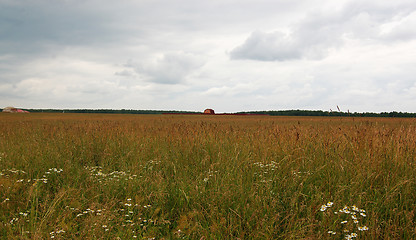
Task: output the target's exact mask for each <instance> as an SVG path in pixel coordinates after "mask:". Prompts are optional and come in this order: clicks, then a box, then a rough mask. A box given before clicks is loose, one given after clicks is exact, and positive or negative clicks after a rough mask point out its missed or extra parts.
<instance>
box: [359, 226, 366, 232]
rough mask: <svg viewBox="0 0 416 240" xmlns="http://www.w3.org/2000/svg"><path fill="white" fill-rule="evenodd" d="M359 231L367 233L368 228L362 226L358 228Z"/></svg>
mask: <svg viewBox="0 0 416 240" xmlns="http://www.w3.org/2000/svg"><path fill="white" fill-rule="evenodd" d="M358 230H359V231H367V230H368V227H367V226H362V227H358Z"/></svg>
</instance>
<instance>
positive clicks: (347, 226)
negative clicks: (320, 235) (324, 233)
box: [320, 202, 368, 240]
mask: <svg viewBox="0 0 416 240" xmlns="http://www.w3.org/2000/svg"><path fill="white" fill-rule="evenodd" d="M333 204H334V203H333V202H328V203H326V204H323V205H321V207H320V211H321V212H325V211H327V210H328V209H329V208H331V207H332V206H333ZM333 214H334V215H336V216H338V217H337V219H336V220H340V219H341V221H340V224H341V226H342V229H343V230H342V231H340V232H341V233H343V234H345V239H349V240H351V239H353V238H356V237H358V234H357V233H355V232H353V230H354V229H355V228H356V229H357V230H358V231H360V232H363V231H368V227H367V226H363V225H360V218H365V217H367V215H366V211H365V210H364V209H360V208H358V207H357V206H355V205H353V206H351V207H349V206H344V207H343V208H342V209H339V210H338V211H334V212H333ZM350 232H351V233H350ZM328 234H330V235H336V234H337V232H336V231H332V230H330V231H328Z"/></svg>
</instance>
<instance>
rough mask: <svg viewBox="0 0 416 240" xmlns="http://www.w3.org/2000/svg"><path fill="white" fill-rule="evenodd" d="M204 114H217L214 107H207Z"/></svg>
mask: <svg viewBox="0 0 416 240" xmlns="http://www.w3.org/2000/svg"><path fill="white" fill-rule="evenodd" d="M204 114H215V112H214V110H213V109H210V108H208V109H205V111H204Z"/></svg>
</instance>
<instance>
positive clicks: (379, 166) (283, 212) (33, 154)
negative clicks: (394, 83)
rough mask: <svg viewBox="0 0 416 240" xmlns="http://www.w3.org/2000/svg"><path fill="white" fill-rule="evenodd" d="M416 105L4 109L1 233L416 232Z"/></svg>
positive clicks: (363, 235)
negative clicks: (290, 112) (367, 110)
mask: <svg viewBox="0 0 416 240" xmlns="http://www.w3.org/2000/svg"><path fill="white" fill-rule="evenodd" d="M415 157H416V121H415V119H412V118H406V119H405V118H403V119H396V118H355V119H354V118H341V117H271V116H226V115H224V116H215V115H214V116H204V115H115V114H113V115H105V114H72V113H71V114H66V113H65V114H58V113H44V114H42V113H31V114H0V171H1V172H0V238H1V239H353V238H357V239H415V238H416V215H415V214H416V212H415V209H416V161H415V159H416V158H415Z"/></svg>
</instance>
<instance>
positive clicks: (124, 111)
mask: <svg viewBox="0 0 416 240" xmlns="http://www.w3.org/2000/svg"><path fill="white" fill-rule="evenodd" d="M27 111H29V112H47V113H112V114H165V113H177V114H180V113H183V114H189V113H201V112H191V111H175V110H167V111H165V110H134V109H27Z"/></svg>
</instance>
